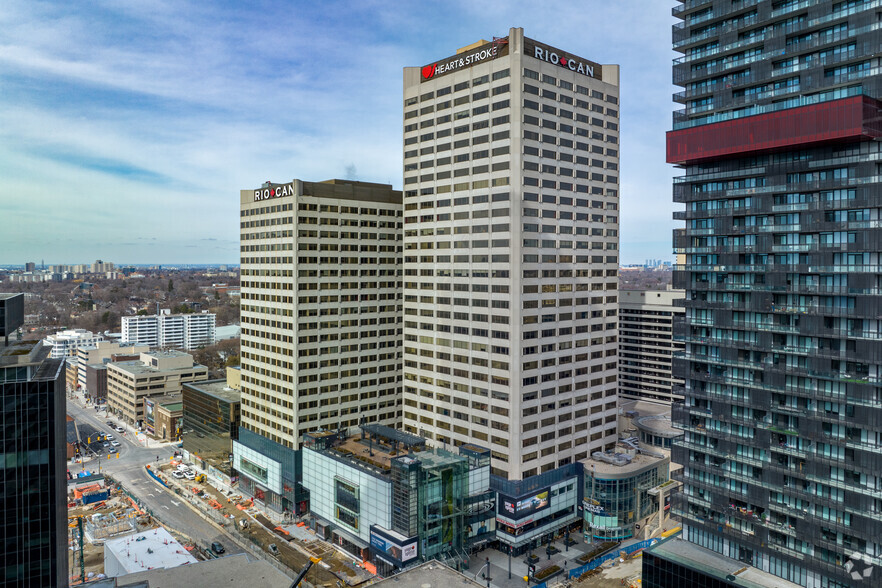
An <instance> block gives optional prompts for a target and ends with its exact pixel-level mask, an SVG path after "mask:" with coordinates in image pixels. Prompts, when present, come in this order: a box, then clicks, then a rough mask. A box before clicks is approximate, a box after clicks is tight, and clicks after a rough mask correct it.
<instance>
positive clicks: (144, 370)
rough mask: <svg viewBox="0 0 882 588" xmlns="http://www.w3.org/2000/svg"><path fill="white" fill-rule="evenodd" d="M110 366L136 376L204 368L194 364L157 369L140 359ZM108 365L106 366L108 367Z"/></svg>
mask: <svg viewBox="0 0 882 588" xmlns="http://www.w3.org/2000/svg"><path fill="white" fill-rule="evenodd" d="M110 364H112V365H115V366H116V367H118V368H120V369H122V370H123V371H126V372H128V373H130V374H132V375H138V374H164V373H170V372H181V371H185V370H187V371H189V370H194V369H198V368H205V366H203V365H199V364H198V363H194V364H193V365H190V366H184V367H172V368H157V367H153V366H152V365H147V364H145V363H144V362H143V361H141V360H140V359H129V360H126V361H113V362H110ZM110 364H108V365H110Z"/></svg>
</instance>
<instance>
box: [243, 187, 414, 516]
mask: <svg viewBox="0 0 882 588" xmlns="http://www.w3.org/2000/svg"><path fill="white" fill-rule="evenodd" d="M401 215H402V201H401V192H399V191H396V190H392V187H391V186H388V185H383V184H368V183H363V182H350V181H343V180H331V181H327V182H304V181H300V180H293V181H292V182H290V183H285V184H273V183H266V184H264V185H263V186H262V187H261V188H259V189H256V190H254V189H253V190H242V191H241V218H240V221H241V292H242V301H241V323H242V337H241V340H242V345H241V361H242V366H241V367H242V375H241V392H242V403H241V427H242V428H241V429H240V431H239V433H240V434H239V440H238V441H236V442H234V446H233V459H234V466H233V467H234V468H235V469H236V470H237V471H238V472H240V474H241V477H240V484H241V486H242V488H243V490H244V491H246V492H247V493H248V494H249V495H251V496H254V497H255V499H256V500H258V501H259V502H262V503H264V504H265V505H266V506H267V507H269V508H271V509H273V510H276V511H278V512H283V511H291V510H295V511H298V512H299V510H300V509H301V507H302V508H305V503H304V504H301V502H302V501H301V500H300V497H297V496H296V495H295V493H296V492H297V489H298V488H299V487H298V485H297V482H299V480H298V473H297V472H298V471H299V470H298V466H299V464H298V463H296V458H295V453H294V451H291V450H296V449H299V442H300V440H301V435H302V434H303V433H304V432H307V431H316V430H318V429H320V428H321V429H326V430H327V429H337V428H347V427H355V426H357V425H358V424H359V423H361V422H362V421H364V422H366V423H374V424H382V425H388V426H392V427H397V426H400V416H401V412H400V411H401V395H400V390H401V337H402V335H401V306H400V305H401V255H402V253H401V231H402V228H401ZM304 500H305V499H304ZM295 503H296V505H295Z"/></svg>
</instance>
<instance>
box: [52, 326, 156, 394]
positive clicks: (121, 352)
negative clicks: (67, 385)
mask: <svg viewBox="0 0 882 588" xmlns="http://www.w3.org/2000/svg"><path fill="white" fill-rule="evenodd" d="M104 336H105V337H108V338H110V339H112V338H113V337H114V334H112V333H111V334H106V333H105V335H104ZM145 351H150V347H148V346H147V345H127V344H124V343H120V342H119V341H113V340H105V341H98V342H97V343H95V344H94V345H84V346H80V347H78V348H77V355H76V362H75V365H76V367H77V371H76V377H74V379H73V380H70V379H68V381H69V382H71V381H72V382H76V383H77V386H78V388H79V391H80V392H82V393H83V394H85V395H86V398H91V399H92V400H93V401H94V397H95V396H96V395H95V394H92V393H91V392H90V389H89V386H88V383H87V382H86V373H87V372H86V366H87V365H90V364H102V363H108V362H111V361H127V360H132V359H138V357H140V355H141V353H143V352H145ZM69 365H70V364H69Z"/></svg>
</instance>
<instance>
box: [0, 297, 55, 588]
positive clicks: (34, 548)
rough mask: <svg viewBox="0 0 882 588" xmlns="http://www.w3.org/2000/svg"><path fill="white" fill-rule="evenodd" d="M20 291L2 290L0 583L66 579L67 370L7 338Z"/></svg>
mask: <svg viewBox="0 0 882 588" xmlns="http://www.w3.org/2000/svg"><path fill="white" fill-rule="evenodd" d="M23 301H24V295H23V294H0V397H2V399H3V410H2V413H0V414H2V426H0V446H2V447H3V454H2V459H3V467H2V469H0V472H2V474H0V475H2V484H0V521H3V524H2V541H3V546H4V548H3V549H2V550H0V583H2V584H3V585H4V586H67V585H68V583H69V579H68V575H67V570H68V555H67V554H68V551H67V488H66V479H67V476H66V473H65V470H66V464H67V456H68V455H69V454H68V446H67V442H66V441H67V434H66V433H67V420H66V418H65V381H64V377H65V372H64V361H63V360H62V358H56V359H53V358H51V357H49V355H50V348H49V347H48V346H47V345H45V344H44V343H43V342H42V341H19V340H14V341H9V339H8V336H9V335H10V334H11V333H13V332H15V331H16V330H17V329H18V328H19V327H21V325H22V322H23V320H24V312H23V308H24V307H23V304H24V302H23Z"/></svg>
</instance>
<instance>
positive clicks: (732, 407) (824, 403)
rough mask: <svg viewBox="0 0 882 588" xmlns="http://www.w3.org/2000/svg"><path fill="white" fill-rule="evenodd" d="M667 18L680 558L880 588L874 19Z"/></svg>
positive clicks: (811, 0) (810, 5)
mask: <svg viewBox="0 0 882 588" xmlns="http://www.w3.org/2000/svg"><path fill="white" fill-rule="evenodd" d="M673 10H674V15H675V16H676V17H677V18H678V19H680V21H681V22H679V23H677V24H676V25H675V26H674V29H673V40H674V48H675V49H676V50H677V51H679V52H680V53H682V54H683V55H682V56H681V57H680V58H678V59H677V60H675V62H674V70H673V73H674V82H675V83H676V84H677V85H679V86H680V87H681V88H682V91H681V92H679V93H678V94H676V95H675V99H676V100H677V101H678V102H680V103H681V104H682V105H683V108H682V109H681V110H679V111H677V112H675V113H674V128H673V130H672V131H671V132H670V133H668V138H667V141H668V145H667V147H668V148H667V157H668V161H669V162H670V163H673V164H676V165H677V166H679V167H680V169H681V172H682V175H681V176H680V177H677V178H675V180H674V201H675V202H679V203H683V204H684V205H685V211H681V212H678V213H675V217H676V218H678V219H681V220H684V221H685V228H684V229H683V230H680V231H677V232H676V234H675V237H674V242H675V248H676V251H677V252H678V253H680V254H683V255H685V263H684V264H682V265H679V266H678V267H677V268H676V271H675V273H674V286H675V287H678V288H683V289H685V290H686V300H685V305H686V316H685V324H684V325H683V327H682V328H681V329H679V330H678V335H679V336H680V337H683V339H684V341H685V345H686V349H685V352H684V354H683V357H682V358H679V359H677V360H675V364H674V371H675V372H679V373H680V374H683V377H684V378H685V385H684V388H683V395H684V396H685V401H684V403H682V404H679V405H675V408H674V411H673V419H674V422H675V423H676V424H677V425H678V426H681V427H682V428H683V430H684V433H685V435H684V437H683V438H682V439H681V440H679V441H675V443H674V447H673V458H674V460H675V461H677V462H679V463H681V464H683V469H682V474H679V476H680V477H681V479H682V482H683V485H684V487H683V491H682V492H681V493H679V494H678V496H677V497H675V498H676V501H675V503H674V508H673V510H674V512H675V514H677V515H678V516H679V517H681V518H682V521H683V537H684V538H685V539H686V540H687V541H689V542H691V543H693V544H697V545H699V546H701V547H703V548H706V549H709V550H711V551H714V552H717V553H719V554H721V555H723V556H726V557H728V558H732V559H735V560H737V562H738V563H739V564H741V566H742V567H743V566H744V565H745V564H746V565H750V566H755V567H757V568H759V569H760V570H763V571H766V572H769V573H772V574H774V575H776V576H779V577H781V578H783V579H785V580H787V581H791V582H794V583H796V584H798V585H801V586H812V587H840V586H858V585H860V586H878V585H880V582H882V475H880V471H882V451H880V449H882V404H880V399H882V388H880V384H882V343H880V333H882V317H880V313H879V308H880V297H879V294H880V277H879V273H880V255H882V247H880V240H879V223H880V218H882V212H880V211H882V196H880V194H882V190H880V186H882V179H880V167H879V165H880V164H879V162H880V161H882V149H880V146H882V142H880V141H879V139H880V138H882V124H880V116H879V112H880V109H882V102H880V99H882V75H880V70H879V66H880V63H879V55H880V51H882V35H880V30H882V29H880V26H882V25H880V3H879V2H876V1H859V0H849V1H842V0H802V1H796V0H774V1H747V0H744V1H737V2H732V1H729V0H725V1H723V0H689V1H686V2H680V3H679V4H677V6H675V7H674V9H673ZM662 551H665V550H662ZM662 555H663V554H655V556H654V557H653V561H654V562H658V561H659V558H660V556H662ZM647 565H648V562H647ZM679 565H680V564H676V565H673V564H672V563H671V560H668V563H667V564H664V566H658V565H656V564H655V563H654V564H653V569H652V570H651V571H652V573H651V574H648V573H645V574H644V578H656V579H658V582H656V581H655V580H654V581H653V582H649V583H647V582H644V586H668V585H671V584H670V582H672V581H678V580H676V579H675V577H676V576H677V575H678V574H679V571H677V570H679V569H680V568H679V567H678V566H679ZM665 566H666V567H665ZM674 572H676V573H674ZM672 574H673V575H672ZM682 577H685V576H683V575H680V578H682ZM705 585H706V584H705Z"/></svg>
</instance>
